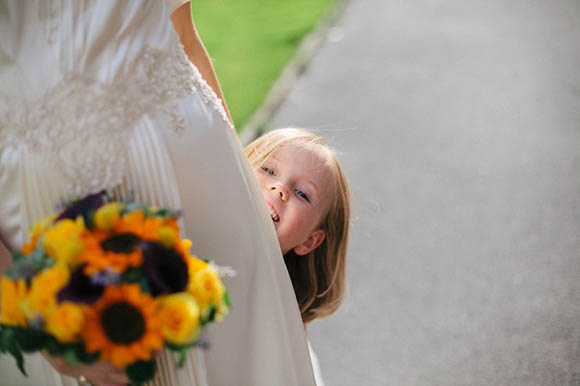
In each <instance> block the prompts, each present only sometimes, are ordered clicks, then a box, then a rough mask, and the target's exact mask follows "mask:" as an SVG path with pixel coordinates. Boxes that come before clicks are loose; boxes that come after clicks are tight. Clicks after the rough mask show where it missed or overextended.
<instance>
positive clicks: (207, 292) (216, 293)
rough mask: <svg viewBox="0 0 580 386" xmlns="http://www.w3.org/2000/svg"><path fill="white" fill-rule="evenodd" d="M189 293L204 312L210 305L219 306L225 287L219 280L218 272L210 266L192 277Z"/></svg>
mask: <svg viewBox="0 0 580 386" xmlns="http://www.w3.org/2000/svg"><path fill="white" fill-rule="evenodd" d="M191 273H192V270H190V279H189V285H188V292H189V293H190V294H192V295H193V297H194V298H195V300H196V301H197V303H198V304H199V305H200V307H201V308H202V310H204V309H205V308H207V307H208V306H209V305H210V304H215V305H217V304H219V303H220V302H221V300H222V298H223V296H224V292H225V287H224V285H223V284H222V281H221V280H220V278H219V274H218V272H217V270H216V269H215V268H214V267H212V266H211V265H210V264H207V265H206V267H205V268H203V269H201V270H200V271H197V272H194V273H193V275H191Z"/></svg>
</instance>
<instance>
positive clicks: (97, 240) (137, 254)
mask: <svg viewBox="0 0 580 386" xmlns="http://www.w3.org/2000/svg"><path fill="white" fill-rule="evenodd" d="M140 241H141V240H140V239H139V237H138V236H136V235H135V234H133V233H128V232H127V233H116V234H111V233H109V232H103V231H93V232H91V233H86V234H85V235H84V236H83V238H82V242H83V245H84V248H83V253H82V254H81V256H80V257H79V260H80V261H81V262H82V263H86V266H85V273H86V274H87V275H92V274H94V273H97V272H100V271H103V270H104V269H109V270H113V271H117V272H123V271H125V270H126V269H127V268H129V267H138V266H139V265H140V264H141V262H142V261H143V255H142V253H141V250H140V249H139V242H140Z"/></svg>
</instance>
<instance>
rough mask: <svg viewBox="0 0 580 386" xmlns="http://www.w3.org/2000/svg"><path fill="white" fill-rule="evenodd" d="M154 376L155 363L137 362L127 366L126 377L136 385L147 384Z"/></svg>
mask: <svg viewBox="0 0 580 386" xmlns="http://www.w3.org/2000/svg"><path fill="white" fill-rule="evenodd" d="M154 376H155V361H137V362H135V363H133V364H132V365H130V366H127V377H129V380H130V381H131V382H133V383H134V384H136V385H140V384H142V383H145V382H148V381H150V380H152V379H153V377H154Z"/></svg>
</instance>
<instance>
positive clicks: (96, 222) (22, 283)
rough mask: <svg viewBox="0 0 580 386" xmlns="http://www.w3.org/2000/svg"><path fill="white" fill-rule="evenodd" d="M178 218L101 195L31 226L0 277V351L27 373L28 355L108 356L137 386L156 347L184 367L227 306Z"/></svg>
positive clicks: (212, 269)
mask: <svg viewBox="0 0 580 386" xmlns="http://www.w3.org/2000/svg"><path fill="white" fill-rule="evenodd" d="M177 216H178V213H177V212H175V211H172V210H168V209H161V208H153V207H149V206H147V205H145V204H142V203H122V202H118V201H113V200H110V199H108V198H107V196H106V195H105V194H104V193H98V194H93V195H90V196H87V197H85V198H83V199H81V200H78V201H76V202H73V203H71V204H70V205H67V206H66V207H65V209H64V210H63V211H62V212H61V213H58V214H55V215H53V216H51V217H50V218H47V219H44V220H41V221H40V222H38V223H37V224H35V225H34V227H33V229H32V236H31V240H30V242H29V243H28V244H26V245H25V246H24V247H23V249H22V251H19V252H16V253H14V254H13V264H12V265H11V266H10V267H9V268H8V269H7V270H6V272H5V273H4V276H3V277H2V279H1V281H2V282H1V288H2V292H1V299H0V300H1V302H0V307H1V308H0V351H1V352H5V353H6V352H7V353H10V354H12V355H13V356H14V357H15V359H16V362H17V364H18V367H19V368H20V370H21V371H22V372H23V373H24V374H26V373H25V371H24V357H23V353H26V352H34V351H40V350H45V351H46V352H48V354H50V355H53V356H63V357H64V358H65V359H66V360H67V361H68V362H69V363H70V364H74V363H77V362H82V363H91V362H93V361H96V360H99V359H100V360H109V361H111V362H112V363H113V364H114V365H116V366H118V367H121V368H125V369H126V371H127V375H128V377H129V378H130V379H131V381H132V382H133V383H135V384H141V383H143V382H146V381H148V380H151V379H152V378H153V376H154V374H155V353H156V352H158V351H159V350H161V349H164V348H167V349H169V350H173V351H176V352H177V353H178V355H179V356H180V360H179V362H178V363H183V361H184V359H185V355H186V351H187V350H188V349H189V348H191V347H192V346H194V345H196V344H199V337H200V330H201V328H202V327H203V326H204V325H206V324H208V323H210V322H212V321H219V320H221V319H222V318H223V317H224V315H225V314H226V313H227V311H228V308H229V306H230V303H229V298H228V293H227V291H226V289H225V288H224V286H223V284H222V282H221V280H220V270H219V268H218V267H216V266H215V265H213V264H211V263H208V262H205V261H202V260H200V259H198V258H196V257H195V256H192V255H191V254H190V252H189V250H190V247H191V242H190V241H189V240H185V239H181V238H180V237H179V227H178V225H177V222H176V218H177Z"/></svg>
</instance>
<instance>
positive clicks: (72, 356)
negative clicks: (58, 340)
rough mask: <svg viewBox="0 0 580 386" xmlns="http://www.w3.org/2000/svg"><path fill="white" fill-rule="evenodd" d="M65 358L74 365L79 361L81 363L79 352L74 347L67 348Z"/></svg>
mask: <svg viewBox="0 0 580 386" xmlns="http://www.w3.org/2000/svg"><path fill="white" fill-rule="evenodd" d="M64 360H65V361H66V362H67V363H68V364H69V365H71V366H74V365H76V364H77V363H79V359H78V358H77V354H76V352H75V350H73V349H69V350H66V352H65V353H64Z"/></svg>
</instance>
